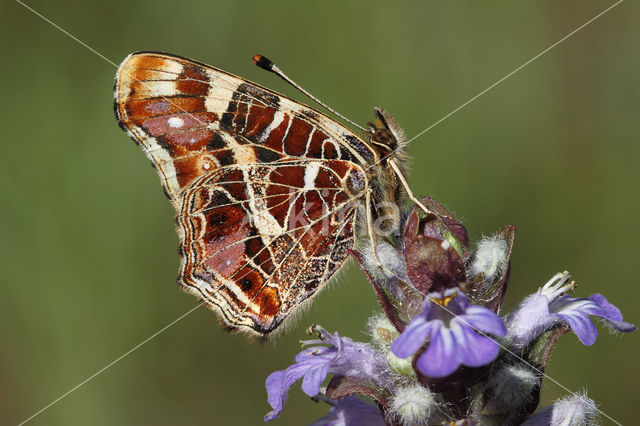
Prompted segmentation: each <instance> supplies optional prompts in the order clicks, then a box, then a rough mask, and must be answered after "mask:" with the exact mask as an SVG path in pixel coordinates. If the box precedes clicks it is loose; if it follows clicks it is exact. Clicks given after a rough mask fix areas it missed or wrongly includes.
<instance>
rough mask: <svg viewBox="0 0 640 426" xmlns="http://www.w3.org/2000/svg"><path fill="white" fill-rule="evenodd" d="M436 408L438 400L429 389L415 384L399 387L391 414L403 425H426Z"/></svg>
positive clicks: (392, 403)
mask: <svg viewBox="0 0 640 426" xmlns="http://www.w3.org/2000/svg"><path fill="white" fill-rule="evenodd" d="M435 409H436V402H435V400H434V398H433V394H432V393H431V392H430V391H429V389H427V388H425V387H422V386H420V385H418V384H414V385H409V386H406V387H401V388H398V390H397V391H396V394H395V395H394V396H393V399H392V401H391V411H390V413H389V415H390V416H391V417H392V418H393V420H395V421H398V422H399V423H400V424H402V425H407V426H413V425H425V424H428V421H429V417H431V414H432V413H433V412H434V411H435Z"/></svg>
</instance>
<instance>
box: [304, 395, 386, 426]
mask: <svg viewBox="0 0 640 426" xmlns="http://www.w3.org/2000/svg"><path fill="white" fill-rule="evenodd" d="M322 400H323V401H325V402H327V403H329V404H333V407H331V410H329V413H328V414H327V415H326V416H324V417H323V418H321V419H318V420H316V421H315V422H313V423H312V424H311V426H358V425H371V426H385V425H386V423H385V422H384V419H383V418H382V415H381V414H380V411H379V410H378V408H376V407H374V406H373V405H370V404H367V403H365V402H364V401H362V400H361V399H360V398H357V397H355V396H347V397H345V398H342V399H338V400H337V401H334V400H331V399H329V398H322Z"/></svg>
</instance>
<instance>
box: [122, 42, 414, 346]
mask: <svg viewBox="0 0 640 426" xmlns="http://www.w3.org/2000/svg"><path fill="white" fill-rule="evenodd" d="M254 62H255V63H257V65H259V66H261V67H263V68H265V69H268V70H270V71H272V72H276V73H277V74H278V75H280V76H281V77H282V78H284V79H286V80H287V81H290V80H288V77H286V76H284V74H282V72H281V71H280V70H279V69H277V67H276V66H275V65H274V64H273V63H271V62H270V61H269V60H268V59H266V58H264V57H262V56H259V55H256V56H254ZM291 83H292V84H294V85H295V83H293V82H291ZM296 87H297V85H296ZM298 88H299V87H298ZM300 90H302V91H303V92H304V90H303V89H300ZM304 93H305V94H308V93H306V92H304ZM309 96H310V95H309ZM114 108H115V113H116V116H117V119H118V121H119V123H120V125H121V127H122V128H123V129H124V130H125V131H127V133H128V134H129V136H131V138H132V139H133V140H134V142H136V144H138V146H140V148H142V150H143V151H144V152H145V154H146V155H147V157H148V158H149V159H150V160H151V163H152V165H153V167H154V168H155V169H156V170H157V172H158V174H159V176H160V180H161V182H162V188H163V189H164V192H165V194H166V196H167V197H168V198H169V200H170V201H171V203H172V204H173V206H174V207H175V209H176V211H177V217H176V228H177V232H178V235H179V240H180V246H179V253H180V257H181V266H180V272H179V276H178V283H179V285H180V286H181V287H182V288H183V289H184V290H186V291H188V292H190V293H193V294H195V295H196V296H198V297H199V298H200V299H201V300H202V301H203V303H204V304H206V305H207V306H208V307H209V308H211V309H213V310H215V311H217V312H218V314H219V316H220V318H221V319H222V321H223V323H224V325H225V326H227V327H228V328H229V329H233V330H244V331H247V332H249V333H250V334H257V335H259V336H264V335H267V334H268V333H270V332H272V331H273V330H274V329H276V328H277V327H278V326H279V325H280V324H281V323H282V322H283V320H284V319H285V318H287V317H288V316H289V315H290V314H291V313H292V312H293V311H295V310H296V309H298V308H299V307H300V306H301V305H302V304H303V302H305V301H307V300H310V299H311V297H312V296H313V295H314V294H316V293H317V292H318V290H319V289H321V288H322V287H323V286H325V284H326V283H327V281H328V280H329V279H330V278H331V277H332V276H333V275H334V274H335V273H336V271H338V269H340V267H341V266H342V265H343V264H344V262H345V261H346V259H347V257H348V256H349V250H350V249H351V248H353V247H354V244H355V243H356V240H357V239H358V236H359V235H360V231H363V233H364V232H366V233H367V234H368V238H369V240H370V242H371V244H372V247H375V244H376V241H377V239H378V238H381V237H380V236H377V235H376V232H374V225H375V226H377V227H378V231H379V230H380V229H384V228H385V227H387V228H388V227H390V226H391V225H385V224H384V223H385V219H392V220H391V222H393V221H394V220H395V221H396V222H397V220H398V209H397V205H398V204H399V203H401V202H402V200H403V199H404V198H405V197H406V196H407V195H408V196H409V197H410V198H411V199H412V200H414V201H417V200H416V199H415V197H414V196H413V194H412V193H411V191H410V190H409V188H408V186H407V183H406V180H405V178H404V175H403V172H404V170H403V169H404V168H403V164H405V162H406V161H405V156H406V154H405V151H406V138H405V136H404V133H403V131H402V130H401V129H400V127H399V126H398V125H397V124H396V121H395V120H394V119H393V118H392V117H391V116H390V115H389V114H388V113H387V112H386V111H384V110H382V109H379V108H376V109H375V114H376V120H375V122H374V123H369V128H368V129H364V130H365V131H364V137H361V136H358V135H357V134H355V133H354V132H352V131H351V130H349V129H347V128H346V127H345V126H343V125H341V124H340V123H338V122H337V121H335V120H333V119H331V118H329V117H327V116H326V115H324V114H322V113H320V112H319V111H317V110H315V109H312V108H310V107H308V106H306V105H303V104H301V103H299V102H296V101H294V100H292V99H290V98H288V97H286V96H283V95H280V94H278V93H276V92H273V91H271V90H269V89H266V88H264V87H262V86H260V85H257V84H255V83H252V82H249V81H247V80H244V79H242V78H240V77H236V76H234V75H231V74H229V73H227V72H224V71H222V70H219V69H216V68H213V67H211V66H208V65H205V64H202V63H199V62H195V61H193V60H191V59H187V58H183V57H180V56H175V55H170V54H165V53H159V52H137V53H133V54H131V55H129V56H128V57H127V58H126V59H125V60H124V61H123V63H122V64H121V65H120V67H119V69H118V72H117V75H116V80H115V106H114ZM403 187H404V191H403V190H402V188H403ZM423 208H424V207H423ZM424 209H425V210H426V208H424ZM380 223H382V225H380ZM375 253H376V251H375V250H373V257H374V258H375V259H376V261H378V260H377V256H376V254H375ZM378 263H379V261H378Z"/></svg>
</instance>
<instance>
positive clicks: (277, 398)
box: [264, 371, 289, 422]
mask: <svg viewBox="0 0 640 426" xmlns="http://www.w3.org/2000/svg"><path fill="white" fill-rule="evenodd" d="M284 375H285V372H284V371H276V372H274V373H271V374H270V375H269V377H267V381H266V383H265V385H266V388H267V394H268V397H267V401H268V402H269V404H270V405H271V407H273V410H271V411H270V412H269V413H268V414H267V415H266V416H265V417H264V421H265V422H268V421H271V420H273V419H276V418H278V417H279V416H280V413H281V412H282V410H283V409H284V404H285V403H286V402H287V395H288V393H289V387H288V386H284Z"/></svg>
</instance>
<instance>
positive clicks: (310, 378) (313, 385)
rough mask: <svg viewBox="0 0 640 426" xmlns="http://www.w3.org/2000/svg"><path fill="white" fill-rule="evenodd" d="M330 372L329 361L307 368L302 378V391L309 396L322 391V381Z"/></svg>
mask: <svg viewBox="0 0 640 426" xmlns="http://www.w3.org/2000/svg"><path fill="white" fill-rule="evenodd" d="M328 373H329V363H322V364H319V365H317V366H316V367H314V368H311V369H309V370H307V372H306V373H305V375H304V379H302V391H303V392H304V393H306V394H307V395H309V396H316V395H317V394H318V393H319V392H320V386H322V382H324V379H326V378H327V374H328Z"/></svg>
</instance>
